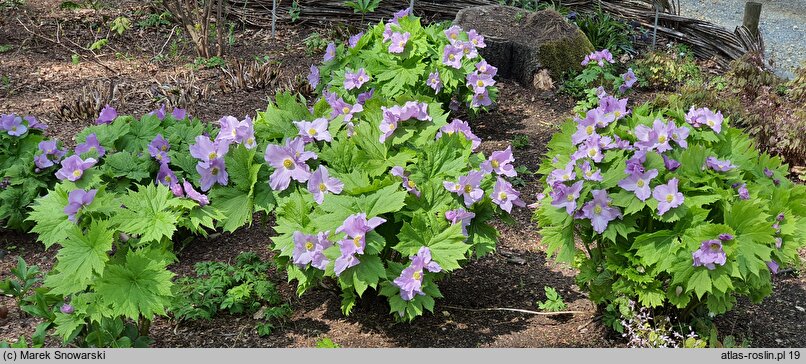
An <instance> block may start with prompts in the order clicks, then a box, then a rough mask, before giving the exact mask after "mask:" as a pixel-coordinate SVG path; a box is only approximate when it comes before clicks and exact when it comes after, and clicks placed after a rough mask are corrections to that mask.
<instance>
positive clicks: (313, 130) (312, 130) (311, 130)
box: [308, 128, 316, 136]
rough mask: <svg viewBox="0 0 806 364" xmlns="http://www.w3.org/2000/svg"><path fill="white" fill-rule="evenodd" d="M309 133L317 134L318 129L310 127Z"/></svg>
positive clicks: (311, 134)
mask: <svg viewBox="0 0 806 364" xmlns="http://www.w3.org/2000/svg"><path fill="white" fill-rule="evenodd" d="M308 135H310V136H314V135H316V129H314V128H310V129H308Z"/></svg>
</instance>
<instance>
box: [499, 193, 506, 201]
mask: <svg viewBox="0 0 806 364" xmlns="http://www.w3.org/2000/svg"><path fill="white" fill-rule="evenodd" d="M498 199H499V200H506V199H507V193H506V192H504V191H501V192H499V193H498Z"/></svg>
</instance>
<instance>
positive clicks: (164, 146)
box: [160, 145, 168, 152]
mask: <svg viewBox="0 0 806 364" xmlns="http://www.w3.org/2000/svg"><path fill="white" fill-rule="evenodd" d="M160 150H161V151H163V152H164V151H166V150H168V146H167V145H163V146H161V147H160Z"/></svg>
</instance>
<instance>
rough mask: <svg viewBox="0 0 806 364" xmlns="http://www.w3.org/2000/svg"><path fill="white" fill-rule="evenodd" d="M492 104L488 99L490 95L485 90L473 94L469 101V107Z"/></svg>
mask: <svg viewBox="0 0 806 364" xmlns="http://www.w3.org/2000/svg"><path fill="white" fill-rule="evenodd" d="M492 104H493V100H492V99H490V95H489V93H488V92H487V90H484V91H483V92H481V93H477V94H474V95H473V99H472V100H471V101H470V107H474V108H475V107H479V106H490V105H492Z"/></svg>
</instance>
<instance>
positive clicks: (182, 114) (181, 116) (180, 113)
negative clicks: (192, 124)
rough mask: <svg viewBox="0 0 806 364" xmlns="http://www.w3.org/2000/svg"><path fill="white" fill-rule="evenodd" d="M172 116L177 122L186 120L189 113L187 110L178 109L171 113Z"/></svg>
mask: <svg viewBox="0 0 806 364" xmlns="http://www.w3.org/2000/svg"><path fill="white" fill-rule="evenodd" d="M171 116H172V117H173V118H174V119H176V120H185V118H186V117H187V116H188V113H187V110H185V109H180V108H178V107H177V108H174V109H173V111H171Z"/></svg>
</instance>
